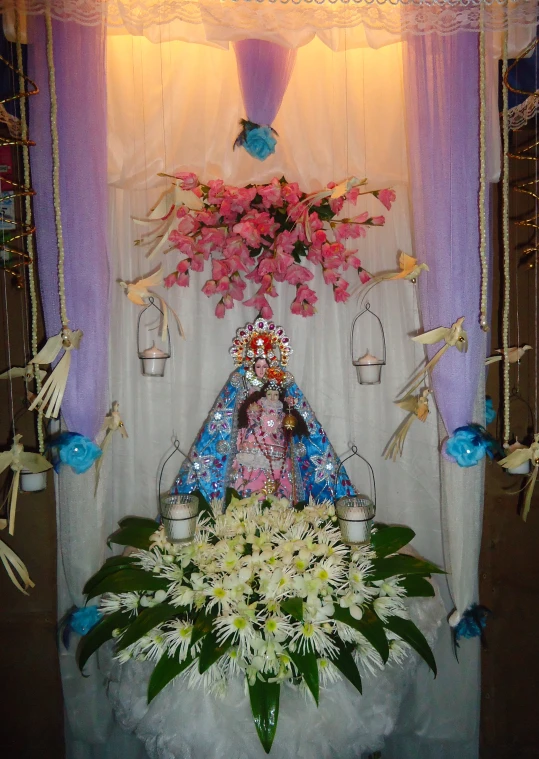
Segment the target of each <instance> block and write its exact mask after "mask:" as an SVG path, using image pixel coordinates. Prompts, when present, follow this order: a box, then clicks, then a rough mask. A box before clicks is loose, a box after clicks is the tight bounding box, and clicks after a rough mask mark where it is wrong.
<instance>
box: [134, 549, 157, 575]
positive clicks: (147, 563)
mask: <svg viewBox="0 0 539 759" xmlns="http://www.w3.org/2000/svg"><path fill="white" fill-rule="evenodd" d="M131 555H132V557H133V558H134V559H136V561H135V566H136V567H141V568H142V569H144V570H145V571H146V572H152V573H154V574H159V573H160V572H161V569H162V568H163V566H164V561H163V558H164V557H163V554H162V553H161V551H160V550H159V548H152V549H151V550H150V551H136V552H135V553H133V554H131Z"/></svg>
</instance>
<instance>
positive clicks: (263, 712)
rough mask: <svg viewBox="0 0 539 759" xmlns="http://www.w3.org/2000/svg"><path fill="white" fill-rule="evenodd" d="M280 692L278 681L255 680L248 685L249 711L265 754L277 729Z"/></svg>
mask: <svg viewBox="0 0 539 759" xmlns="http://www.w3.org/2000/svg"><path fill="white" fill-rule="evenodd" d="M280 692H281V686H280V685H279V683H266V682H263V681H262V680H255V682H254V683H253V685H249V698H250V700H251V711H252V713H253V719H254V722H255V727H256V732H257V733H258V737H259V738H260V743H261V744H262V746H263V748H264V751H265V752H266V754H269V752H270V751H271V745H272V743H273V739H274V738H275V732H276V730H277V720H278V719H279V695H280Z"/></svg>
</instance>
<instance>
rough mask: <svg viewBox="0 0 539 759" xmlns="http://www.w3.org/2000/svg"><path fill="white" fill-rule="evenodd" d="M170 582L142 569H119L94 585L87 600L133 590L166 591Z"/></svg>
mask: <svg viewBox="0 0 539 759" xmlns="http://www.w3.org/2000/svg"><path fill="white" fill-rule="evenodd" d="M169 585H170V581H169V580H167V579H166V578H165V577H159V576H157V575H152V574H150V573H149V572H145V571H144V570H143V569H134V568H130V567H129V568H127V569H120V571H119V572H115V573H114V574H112V575H107V576H106V577H104V578H103V579H102V580H101V582H99V583H98V584H97V585H94V587H93V588H92V590H91V591H90V592H89V593H88V598H95V597H96V596H100V595H101V594H102V593H127V592H129V591H133V590H139V591H144V590H148V591H150V590H166V589H167V588H168V586H169Z"/></svg>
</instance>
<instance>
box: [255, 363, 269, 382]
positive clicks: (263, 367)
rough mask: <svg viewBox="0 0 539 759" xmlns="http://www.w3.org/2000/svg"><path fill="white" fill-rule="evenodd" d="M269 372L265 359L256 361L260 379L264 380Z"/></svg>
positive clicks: (257, 373) (257, 374) (256, 370)
mask: <svg viewBox="0 0 539 759" xmlns="http://www.w3.org/2000/svg"><path fill="white" fill-rule="evenodd" d="M267 371H268V362H267V361H266V359H265V358H258V359H257V360H256V361H255V374H256V376H257V377H258V379H264V377H265V376H266V372H267Z"/></svg>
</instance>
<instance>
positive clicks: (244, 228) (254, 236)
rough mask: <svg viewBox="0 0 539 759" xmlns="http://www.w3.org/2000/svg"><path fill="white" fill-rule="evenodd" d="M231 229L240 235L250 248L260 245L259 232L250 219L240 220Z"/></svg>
mask: <svg viewBox="0 0 539 759" xmlns="http://www.w3.org/2000/svg"><path fill="white" fill-rule="evenodd" d="M232 231H233V232H236V234H238V235H241V236H242V237H243V239H244V240H245V242H246V243H247V245H249V246H250V247H251V248H258V247H260V242H261V240H260V234H259V232H258V230H257V228H256V227H255V225H254V224H253V222H252V221H240V222H239V223H238V224H234V226H233V227H232Z"/></svg>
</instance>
